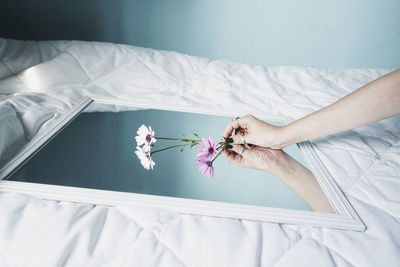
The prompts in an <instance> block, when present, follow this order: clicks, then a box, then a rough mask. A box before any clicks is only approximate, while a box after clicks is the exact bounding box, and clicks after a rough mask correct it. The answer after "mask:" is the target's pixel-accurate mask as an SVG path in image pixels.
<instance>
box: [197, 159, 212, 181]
mask: <svg viewBox="0 0 400 267" xmlns="http://www.w3.org/2000/svg"><path fill="white" fill-rule="evenodd" d="M197 161H198V162H199V163H197V166H199V171H200V172H201V174H203V175H204V176H206V177H207V178H210V176H211V179H213V178H214V167H213V166H212V161H211V160H208V159H197Z"/></svg>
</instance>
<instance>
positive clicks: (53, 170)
mask: <svg viewBox="0 0 400 267" xmlns="http://www.w3.org/2000/svg"><path fill="white" fill-rule="evenodd" d="M230 119H231V118H229V117H223V116H214V115H204V114H194V113H185V112H175V111H162V110H136V111H121V112H91V113H81V114H80V115H79V116H78V117H77V118H76V119H75V120H74V121H73V122H71V123H70V124H69V125H68V126H67V127H66V128H65V129H64V130H63V131H62V132H61V133H59V134H58V135H57V136H56V137H55V138H54V139H52V140H51V141H50V142H49V143H48V144H47V145H46V146H45V147H44V148H42V149H41V150H40V151H39V152H38V153H37V154H36V155H35V156H34V157H33V158H32V159H30V160H29V161H28V162H27V163H26V164H25V165H24V166H23V167H22V168H20V169H19V170H18V171H17V172H16V173H15V174H13V175H12V176H11V177H10V178H9V180H18V181H29V182H36V183H45V184H57V185H67V186H77V187H85V188H96V189H105V190H115V191H124V192H135V193H145V194H155V195H162V196H173V197H183V198H193V199H203V200H213V201H222V202H233V203H242V204H251V205H260V206H268V207H276V208H288V209H300V210H311V209H310V207H309V206H308V205H307V204H306V203H305V202H304V201H303V200H302V199H301V198H299V197H298V196H297V195H296V194H295V193H294V192H293V191H292V190H291V189H289V188H288V187H287V186H286V185H285V184H284V183H282V182H281V181H280V180H279V179H278V178H276V177H275V176H273V175H271V174H268V173H265V172H261V171H256V170H251V169H242V168H238V167H236V166H235V165H234V164H233V163H230V162H229V161H227V160H226V159H225V158H224V157H223V156H220V157H219V158H218V159H217V160H216V161H215V163H214V166H215V177H214V179H212V180H211V179H207V178H206V177H204V176H203V175H201V173H200V172H199V171H198V170H197V166H196V165H195V157H196V154H197V151H196V150H195V149H192V150H190V149H186V150H185V151H184V152H179V150H178V149H175V150H167V151H164V152H161V153H156V154H155V155H154V157H153V159H154V161H155V162H156V166H155V168H154V169H153V170H145V169H144V168H143V167H142V166H141V164H140V161H139V160H138V158H137V157H136V155H135V153H134V151H135V148H136V142H135V139H134V137H135V136H136V131H137V129H138V128H139V127H140V126H141V125H142V124H145V125H151V126H152V128H153V129H154V130H155V132H156V136H161V137H181V136H182V133H185V134H186V135H191V134H192V133H193V132H196V133H198V134H200V135H201V136H202V137H208V136H211V137H212V138H213V139H214V140H216V141H219V139H220V138H221V134H222V131H223V129H224V128H225V126H226V124H227V122H229V120H230ZM171 144H174V142H171V141H164V140H158V141H157V142H156V144H155V148H154V149H159V148H163V147H166V146H169V145H171ZM286 151H287V152H288V153H289V154H290V155H291V156H292V157H294V158H295V159H297V160H298V161H300V162H301V163H302V164H303V165H305V166H307V165H306V163H305V161H304V159H303V157H302V155H301V153H300V150H299V148H298V147H297V146H291V147H289V148H288V149H286Z"/></svg>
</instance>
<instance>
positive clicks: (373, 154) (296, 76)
mask: <svg viewBox="0 0 400 267" xmlns="http://www.w3.org/2000/svg"><path fill="white" fill-rule="evenodd" d="M0 59H1V61H0V93H1V95H0V160H2V161H6V160H8V159H9V158H10V157H12V155H13V154H14V153H15V152H16V151H17V150H18V149H19V148H20V147H21V146H23V145H24V144H25V143H26V142H29V140H31V139H32V138H33V137H34V136H35V135H37V134H38V133H40V132H41V131H44V130H45V129H46V127H48V126H49V124H50V123H51V122H52V120H54V119H57V118H59V117H60V116H61V115H62V114H63V112H65V111H66V110H67V109H69V108H71V107H72V106H73V105H74V104H76V103H77V102H78V101H80V100H81V99H82V97H84V96H93V97H107V98H116V99H122V100H127V101H129V100H135V101H140V102H141V103H143V104H146V103H148V104H153V103H159V104H161V103H162V104H173V105H175V106H177V107H180V108H186V107H193V106H195V107H197V108H199V109H204V110H216V111H221V112H235V113H237V114H239V115H244V114H248V113H250V114H254V115H262V114H270V115H274V116H280V117H282V119H285V120H293V119H296V118H300V117H302V116H304V115H306V114H308V113H311V112H313V111H315V110H318V109H319V108H321V107H324V106H326V105H328V104H330V103H332V102H334V101H335V100H337V99H339V98H341V97H342V96H344V95H346V94H348V93H350V92H351V91H353V90H355V89H357V88H359V87H360V86H362V85H364V84H366V83H368V82H369V81H372V80H374V79H376V78H378V77H380V76H382V75H384V74H385V73H388V72H390V71H391V70H390V69H337V70H321V69H312V68H302V67H295V66H284V67H268V68H267V67H262V66H250V65H245V64H240V63H235V62H230V61H228V60H210V59H206V58H200V57H194V56H189V55H184V54H179V53H175V52H169V51H158V50H152V49H147V48H141V47H135V46H127V45H120V44H110V43H98V42H82V41H41V42H33V41H19V40H11V39H1V38H0ZM399 139H400V118H399V117H395V118H391V119H387V120H384V121H381V122H377V123H374V124H371V125H368V126H364V127H361V128H357V129H354V130H351V131H347V132H344V133H341V134H336V135H332V136H329V137H324V138H320V139H315V140H312V143H313V144H314V148H315V150H316V152H317V154H318V156H319V157H320V158H321V160H322V161H323V162H324V164H325V166H326V167H327V168H328V170H329V172H330V173H331V175H332V177H333V178H334V179H335V181H336V183H337V184H338V185H339V186H340V188H341V189H342V191H343V192H344V194H345V195H346V197H347V199H348V200H349V202H350V203H351V205H352V206H353V207H354V209H355V210H356V212H357V213H358V215H359V216H360V218H361V220H362V221H363V223H364V224H365V225H366V227H367V230H366V231H365V232H354V231H340V230H333V229H323V228H313V227H302V226H293V225H281V224H274V223H260V222H254V221H246V220H233V219H223V218H212V217H207V216H194V215H185V214H176V213H169V212H165V211H161V210H157V209H144V208H133V207H124V206H118V207H105V206H94V205H86V204H78V203H69V202H58V201H48V200H41V199H37V198H35V197H32V196H29V195H24V194H16V193H0V266H82V265H85V266H400V222H399V219H400V204H399V203H400V193H399V192H400V143H399Z"/></svg>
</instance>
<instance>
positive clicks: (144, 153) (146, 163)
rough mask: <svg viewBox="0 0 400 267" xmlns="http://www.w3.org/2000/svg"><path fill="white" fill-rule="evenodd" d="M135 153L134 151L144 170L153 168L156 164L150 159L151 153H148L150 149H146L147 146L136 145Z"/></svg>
mask: <svg viewBox="0 0 400 267" xmlns="http://www.w3.org/2000/svg"><path fill="white" fill-rule="evenodd" d="M135 153H136V155H137V157H138V158H139V160H140V163H141V164H142V165H143V167H144V168H145V169H146V170H150V169H153V167H154V166H155V165H156V163H155V162H154V161H153V160H152V159H151V153H150V149H148V147H146V146H143V147H139V146H137V147H136V151H135Z"/></svg>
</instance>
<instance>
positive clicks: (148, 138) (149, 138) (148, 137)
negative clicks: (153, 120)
mask: <svg viewBox="0 0 400 267" xmlns="http://www.w3.org/2000/svg"><path fill="white" fill-rule="evenodd" d="M146 142H147V143H150V142H151V135H150V134H148V135H146Z"/></svg>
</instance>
